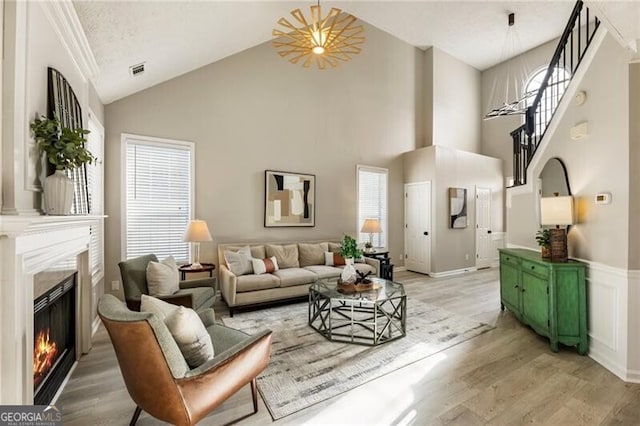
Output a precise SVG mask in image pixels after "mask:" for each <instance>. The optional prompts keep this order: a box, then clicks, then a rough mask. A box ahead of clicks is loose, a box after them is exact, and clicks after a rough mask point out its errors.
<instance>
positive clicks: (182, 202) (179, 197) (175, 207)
mask: <svg viewBox="0 0 640 426" xmlns="http://www.w3.org/2000/svg"><path fill="white" fill-rule="evenodd" d="M124 144H125V147H124V150H125V156H126V158H125V163H126V164H125V168H124V170H125V177H124V179H123V182H124V185H125V188H124V191H125V194H124V197H123V199H124V200H125V204H124V206H123V208H124V214H123V215H122V217H123V218H125V224H124V235H123V248H124V253H123V255H124V258H125V259H130V258H132V257H137V256H142V255H145V254H150V253H153V254H155V255H156V256H158V258H160V259H163V258H165V257H167V256H173V257H174V258H175V259H176V261H178V262H188V261H189V255H190V251H189V250H190V247H189V244H188V243H185V242H184V241H182V238H183V235H184V231H185V229H186V228H187V224H188V222H189V219H190V218H191V206H192V194H191V193H192V189H193V144H192V143H188V142H179V141H167V140H164V139H162V140H160V139H154V138H143V137H137V136H132V135H126V136H125V138H124Z"/></svg>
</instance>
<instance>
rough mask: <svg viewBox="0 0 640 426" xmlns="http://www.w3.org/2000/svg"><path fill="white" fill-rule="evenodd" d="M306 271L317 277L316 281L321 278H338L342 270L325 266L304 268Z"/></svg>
mask: <svg viewBox="0 0 640 426" xmlns="http://www.w3.org/2000/svg"><path fill="white" fill-rule="evenodd" d="M304 269H306V270H309V271H311V272H313V273H314V274H316V275H317V276H318V279H323V278H336V277H339V276H340V274H341V273H342V269H340V268H335V267H333V266H325V265H311V266H305V268H304Z"/></svg>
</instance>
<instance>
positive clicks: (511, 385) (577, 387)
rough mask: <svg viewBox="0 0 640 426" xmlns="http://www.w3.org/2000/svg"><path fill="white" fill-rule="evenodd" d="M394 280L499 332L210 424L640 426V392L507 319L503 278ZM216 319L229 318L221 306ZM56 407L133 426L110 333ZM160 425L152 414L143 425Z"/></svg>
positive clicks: (222, 415) (101, 336) (84, 421)
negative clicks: (324, 396) (303, 403)
mask: <svg viewBox="0 0 640 426" xmlns="http://www.w3.org/2000/svg"><path fill="white" fill-rule="evenodd" d="M395 278H396V280H397V281H399V282H402V283H404V284H405V285H406V289H407V293H408V294H409V303H410V301H411V299H412V298H415V299H418V300H421V301H424V302H428V303H432V304H434V305H437V306H440V307H443V308H445V309H448V310H450V311H453V312H456V313H458V314H461V315H465V316H468V317H472V318H475V319H477V320H480V321H482V322H485V323H488V324H491V325H493V326H495V327H496V328H495V330H492V331H490V332H488V333H485V334H483V335H481V336H478V337H476V338H473V339H471V340H468V341H466V342H464V343H461V344H459V345H457V346H453V347H451V348H449V349H447V350H445V351H442V352H440V353H437V354H434V355H432V356H430V357H428V358H425V359H423V360H421V361H419V362H416V363H414V364H411V365H409V366H406V367H404V368H402V369H400V370H397V371H395V372H393V373H391V374H388V375H386V376H384V377H381V378H379V379H376V380H374V381H371V382H369V383H367V384H365V385H363V386H360V387H358V388H356V389H353V390H351V391H349V392H347V393H345V394H342V395H339V396H337V397H335V398H332V399H330V400H328V401H324V402H322V403H319V404H317V405H315V406H312V407H310V408H307V409H306V410H303V411H300V412H297V413H295V414H292V415H291V416H288V417H285V418H283V419H280V420H279V421H276V422H273V421H272V420H271V417H270V415H269V413H268V411H267V409H266V407H265V406H264V403H263V402H262V400H260V407H259V411H258V413H257V414H255V415H253V416H249V417H245V418H243V417H244V416H246V415H247V414H249V413H250V412H251V411H252V405H251V396H250V395H251V394H250V390H249V387H248V386H247V387H245V389H242V390H241V391H240V392H239V393H237V394H236V395H234V396H233V397H231V398H230V399H229V400H228V401H226V402H225V403H224V404H223V405H222V406H220V407H219V408H218V409H217V410H215V411H214V412H213V413H212V414H211V415H210V416H209V417H207V418H206V419H205V420H204V421H203V422H201V424H204V425H222V424H228V423H232V422H235V424H238V425H265V424H270V423H276V424H278V425H301V424H308V425H312V424H317V425H356V424H362V425H373V424H389V425H391V424H393V425H412V424H413V425H427V424H428V425H431V424H433V425H443V424H447V425H448V424H458V425H476V424H494V425H517V424H529V423H533V424H549V425H581V424H585V425H596V424H606V425H614V424H616V425H638V424H640V385H635V384H628V383H625V382H623V381H621V380H620V379H618V378H617V377H616V376H614V375H613V374H612V373H610V372H608V371H607V370H605V369H604V368H603V367H601V366H600V365H599V364H597V363H596V362H595V361H593V360H592V359H591V358H589V357H583V356H579V355H578V354H577V353H576V351H575V350H574V349H572V348H566V347H565V348H562V349H561V351H560V353H557V354H555V353H553V352H551V350H550V349H549V345H548V341H547V340H546V339H544V338H542V337H540V336H538V335H536V334H535V333H534V332H533V331H531V330H530V329H528V328H527V327H524V326H522V325H521V324H520V323H518V321H517V320H515V319H514V317H513V316H512V315H511V314H510V313H509V312H508V311H505V312H501V311H500V307H499V306H500V303H499V283H498V271H497V269H489V270H483V271H478V272H473V273H469V274H466V275H458V276H454V277H448V278H440V279H434V278H429V277H425V276H423V275H420V274H414V273H411V272H399V273H396V277H395ZM216 313H217V314H218V315H219V316H222V317H224V316H226V315H228V314H227V310H226V308H225V307H224V305H223V304H222V303H220V302H218V304H217V305H216ZM238 315H242V314H241V313H239V314H238ZM57 406H58V407H59V408H61V409H62V412H63V421H64V424H65V425H82V426H87V425H125V424H128V422H129V419H130V416H131V414H132V413H133V410H134V408H135V406H134V404H133V402H132V401H131V400H130V399H129V396H128V394H127V391H126V389H125V387H124V383H123V381H122V377H121V375H120V370H119V369H118V364H117V361H116V358H115V354H114V352H113V349H112V347H111V343H110V342H109V339H108V336H107V334H106V332H105V330H104V328H102V327H101V328H100V331H99V332H98V333H97V334H96V336H95V341H94V344H93V349H92V351H91V352H90V353H89V354H87V355H86V356H84V357H83V358H82V359H81V360H80V362H79V363H78V366H77V368H76V369H75V371H74V372H73V375H72V377H71V379H70V380H69V382H68V384H67V386H66V388H65V389H64V391H63V393H62V395H61V397H60V399H59V400H58V402H57ZM238 419H240V420H238ZM158 423H159V422H158V421H157V420H155V419H153V418H151V417H150V416H148V415H147V414H145V413H143V414H142V416H141V417H140V420H139V422H138V424H139V425H152V424H158Z"/></svg>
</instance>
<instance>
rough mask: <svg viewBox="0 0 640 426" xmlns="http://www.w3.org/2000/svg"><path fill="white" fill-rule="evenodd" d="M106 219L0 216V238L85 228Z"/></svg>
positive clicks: (71, 216) (85, 216)
mask: <svg viewBox="0 0 640 426" xmlns="http://www.w3.org/2000/svg"><path fill="white" fill-rule="evenodd" d="M107 217H108V216H105V215H69V216H48V215H33V216H31V215H0V236H9V237H15V236H17V235H20V234H23V233H31V232H43V231H47V230H54V229H60V228H69V227H76V226H83V225H84V226H86V225H91V224H94V223H97V222H99V221H101V220H103V219H105V218H107Z"/></svg>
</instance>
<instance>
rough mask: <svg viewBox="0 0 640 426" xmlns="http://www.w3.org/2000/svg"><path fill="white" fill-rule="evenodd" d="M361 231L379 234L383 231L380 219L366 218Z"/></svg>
mask: <svg viewBox="0 0 640 426" xmlns="http://www.w3.org/2000/svg"><path fill="white" fill-rule="evenodd" d="M360 232H364V233H367V234H379V233H381V232H382V227H381V226H380V221H379V220H378V219H365V220H364V223H363V224H362V229H360Z"/></svg>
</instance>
